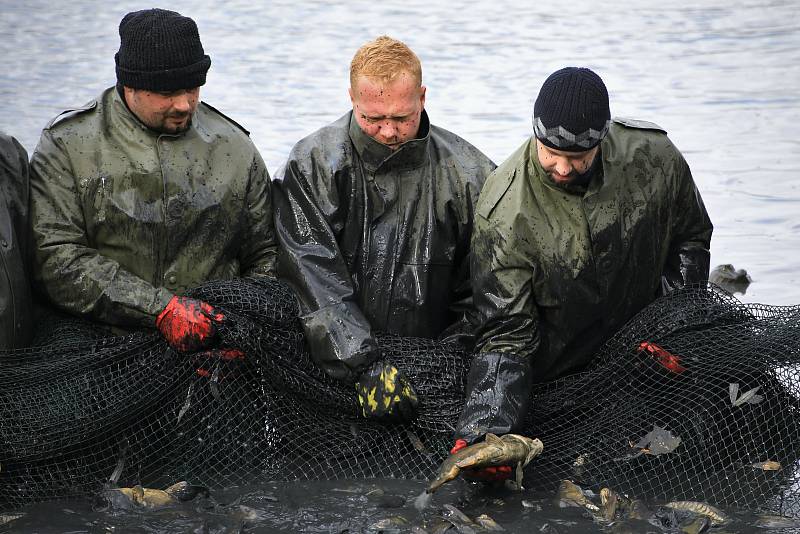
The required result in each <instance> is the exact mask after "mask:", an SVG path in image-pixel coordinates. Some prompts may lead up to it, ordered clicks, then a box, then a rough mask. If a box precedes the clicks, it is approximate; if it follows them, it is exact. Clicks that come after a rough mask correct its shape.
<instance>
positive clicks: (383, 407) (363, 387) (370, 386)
mask: <svg viewBox="0 0 800 534" xmlns="http://www.w3.org/2000/svg"><path fill="white" fill-rule="evenodd" d="M356 393H357V394H358V403H359V404H360V405H361V412H362V413H363V414H364V417H370V418H389V419H400V420H403V421H410V420H412V419H414V417H416V414H417V404H418V401H417V394H416V393H414V390H413V389H412V388H411V383H410V382H409V381H408V378H406V375H404V374H403V373H402V371H400V370H399V369H397V367H395V366H394V365H392V364H391V363H389V362H387V361H377V362H375V363H373V364H372V365H371V366H369V367H368V368H367V370H366V371H364V372H363V373H361V376H360V377H359V379H358V382H356Z"/></svg>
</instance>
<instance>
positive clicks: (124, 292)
mask: <svg viewBox="0 0 800 534" xmlns="http://www.w3.org/2000/svg"><path fill="white" fill-rule="evenodd" d="M31 168H32V176H31V189H32V192H31V195H32V224H33V232H34V238H35V241H36V251H35V252H36V266H35V276H36V279H37V281H38V282H39V283H40V284H41V287H42V290H43V292H44V293H45V295H46V296H47V297H48V298H49V299H50V300H51V301H52V302H53V303H54V304H55V305H56V306H57V307H59V308H62V309H64V310H66V311H69V312H72V313H75V314H80V315H84V316H88V317H90V318H93V319H95V320H99V321H102V322H104V323H108V324H111V325H118V326H127V327H134V326H151V327H152V326H153V325H154V321H155V317H156V316H157V315H158V313H159V312H160V311H161V310H162V309H163V308H164V307H165V306H166V304H167V303H168V302H169V300H170V298H171V297H172V296H173V294H180V293H182V292H184V291H185V290H186V289H187V288H191V287H193V286H196V285H198V284H200V283H202V282H204V281H207V280H215V279H230V278H235V277H238V276H245V275H269V274H272V273H273V268H274V261H275V255H276V245H275V242H274V232H273V223H272V205H271V197H270V182H269V176H268V175H267V169H266V167H265V165H264V162H263V160H262V159H261V156H260V155H259V154H258V151H257V150H256V148H255V146H254V145H253V143H252V142H251V141H250V138H249V137H248V135H247V132H246V131H244V130H242V129H241V127H239V126H238V125H237V124H236V123H234V122H232V121H231V120H230V119H228V118H227V117H225V116H224V115H222V114H221V113H219V112H218V111H216V110H215V109H214V108H212V107H211V106H208V105H206V104H204V103H200V105H198V107H197V110H196V111H195V113H194V115H193V117H192V125H191V127H190V128H189V130H187V131H186V132H184V133H181V134H177V135H173V134H160V133H158V132H155V131H153V130H151V129H149V128H147V127H146V126H145V125H144V124H143V123H141V122H140V121H139V120H138V119H137V118H136V117H135V116H134V115H133V114H132V113H131V112H130V111H129V110H128V108H127V106H126V105H125V103H124V102H123V100H122V98H121V97H120V95H119V93H118V92H117V90H116V88H113V87H112V88H109V89H107V90H106V91H105V92H104V93H103V94H102V95H101V96H100V98H98V99H97V100H94V101H92V102H90V103H89V104H88V105H87V106H85V107H83V108H81V109H77V110H72V111H69V112H65V113H63V114H61V115H60V116H58V117H57V118H56V119H55V120H54V121H53V122H51V123H50V124H49V125H48V126H47V127H46V128H45V129H44V131H43V132H42V137H41V139H40V141H39V145H38V146H37V147H36V150H35V152H34V154H33V157H32V159H31Z"/></svg>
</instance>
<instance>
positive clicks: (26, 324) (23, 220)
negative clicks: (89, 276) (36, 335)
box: [0, 133, 33, 350]
mask: <svg viewBox="0 0 800 534" xmlns="http://www.w3.org/2000/svg"><path fill="white" fill-rule="evenodd" d="M28 175H29V171H28V154H27V153H26V152H25V149H24V148H22V145H20V144H19V143H18V142H17V140H16V139H14V138H13V137H10V136H8V135H5V134H2V133H0V192H2V195H3V196H2V199H0V262H2V265H0V350H5V349H14V348H20V347H24V346H25V345H27V344H28V342H29V341H30V338H31V334H32V313H33V303H32V301H31V290H30V285H29V281H28V272H29V265H30V261H29V259H30V258H29V256H28V254H29V252H30V243H29V239H30V233H29V227H28V198H29V195H30V186H29V177H28Z"/></svg>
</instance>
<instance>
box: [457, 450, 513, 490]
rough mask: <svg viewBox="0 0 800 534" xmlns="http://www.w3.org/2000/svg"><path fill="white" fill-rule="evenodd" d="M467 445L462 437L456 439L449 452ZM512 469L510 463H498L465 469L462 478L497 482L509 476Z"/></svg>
mask: <svg viewBox="0 0 800 534" xmlns="http://www.w3.org/2000/svg"><path fill="white" fill-rule="evenodd" d="M466 446H467V442H466V441H465V440H463V439H457V440H456V444H455V445H453V448H452V449H450V454H455V453H457V452H458V451H460V450H461V449H463V448H465V447H466ZM513 471H514V470H513V469H512V468H511V466H510V465H498V466H497V467H484V468H482V469H465V470H464V478H466V479H469V480H478V481H481V482H499V481H501V480H508V479H510V478H511V475H512V473H513Z"/></svg>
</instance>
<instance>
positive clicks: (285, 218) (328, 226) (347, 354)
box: [274, 159, 378, 383]
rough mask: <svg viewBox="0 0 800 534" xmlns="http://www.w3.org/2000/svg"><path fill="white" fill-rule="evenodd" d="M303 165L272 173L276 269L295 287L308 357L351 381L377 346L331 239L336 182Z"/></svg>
mask: <svg viewBox="0 0 800 534" xmlns="http://www.w3.org/2000/svg"><path fill="white" fill-rule="evenodd" d="M309 166H310V169H308V170H303V169H301V167H300V165H299V164H298V162H297V161H296V160H293V159H290V160H289V161H288V162H287V163H286V165H285V166H284V168H282V169H281V170H279V171H278V173H277V175H276V181H275V185H274V191H275V232H276V235H277V237H278V243H279V245H280V246H279V250H278V272H279V276H280V277H281V278H282V279H284V280H286V281H287V282H288V283H289V284H290V285H291V286H292V287H293V288H294V289H295V291H296V292H297V296H298V298H299V300H300V304H301V310H302V311H301V317H300V319H301V322H302V324H303V329H304V331H305V334H306V341H307V342H308V345H309V348H310V351H311V356H312V358H313V359H314V361H315V362H316V363H317V365H319V366H320V367H321V368H322V369H323V370H324V371H325V372H326V373H327V374H328V375H330V376H331V377H333V378H335V379H337V380H340V381H342V382H346V383H353V382H355V381H356V380H357V379H358V375H359V374H360V373H361V371H363V370H364V369H365V368H366V367H367V366H368V365H369V364H371V363H372V362H373V361H375V360H376V359H377V358H378V350H377V346H376V343H375V341H374V339H373V337H372V329H371V326H370V324H369V321H367V318H366V317H365V316H364V314H363V313H362V311H361V309H360V308H359V306H358V305H357V303H356V302H355V291H354V288H353V282H352V279H351V277H350V273H349V270H348V268H347V265H346V263H345V260H344V257H343V256H342V253H341V250H340V249H339V245H338V243H337V241H336V234H335V233H334V227H340V226H341V224H340V220H339V219H341V218H342V217H343V215H342V213H341V208H340V206H339V198H338V193H337V189H336V186H335V184H334V183H333V179H332V177H331V176H330V175H329V174H328V173H326V172H325V171H324V170H323V169H319V168H317V166H316V165H315V163H314V162H313V161H311V162H310V165H309Z"/></svg>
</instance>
